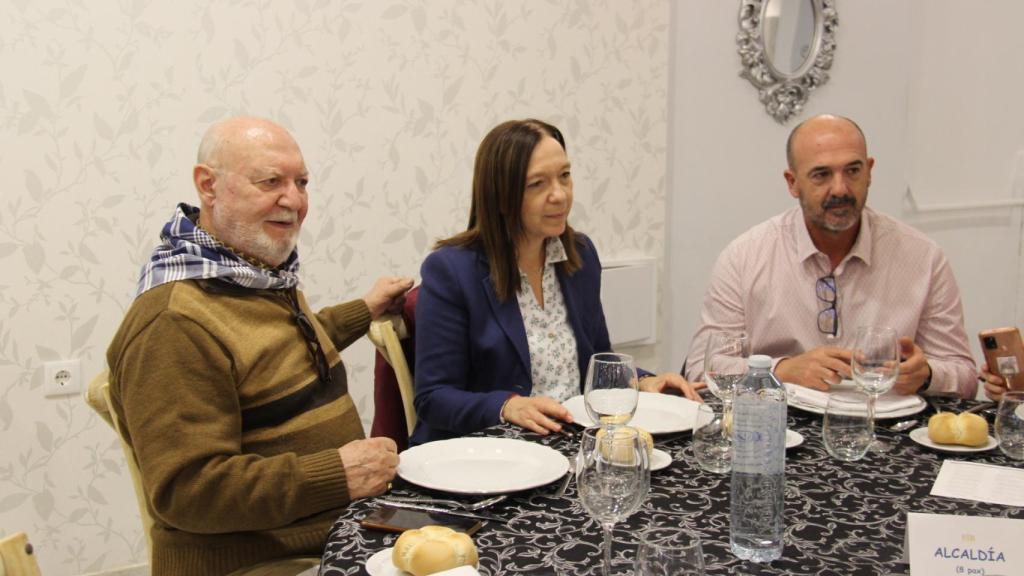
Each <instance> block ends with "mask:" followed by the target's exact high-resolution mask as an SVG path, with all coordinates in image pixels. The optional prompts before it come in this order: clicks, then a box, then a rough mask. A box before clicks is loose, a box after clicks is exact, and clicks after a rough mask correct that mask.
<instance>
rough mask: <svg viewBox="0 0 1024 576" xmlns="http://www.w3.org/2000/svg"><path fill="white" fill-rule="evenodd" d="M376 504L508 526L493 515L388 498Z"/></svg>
mask: <svg viewBox="0 0 1024 576" xmlns="http://www.w3.org/2000/svg"><path fill="white" fill-rule="evenodd" d="M377 502H379V503H380V504H383V505H384V506H391V507H392V508H406V509H408V510H419V511H420V512H433V513H436V514H447V515H449V516H459V517H462V518H475V519H477V520H489V521H491V522H501V523H502V524H508V519H507V518H502V517H501V516H495V515H494V514H488V513H486V512H467V511H466V510H451V509H448V508H442V507H440V506H431V505H429V504H413V503H411V502H399V501H396V500H390V499H388V498H378V499H377Z"/></svg>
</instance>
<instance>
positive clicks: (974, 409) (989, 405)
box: [964, 402, 996, 414]
mask: <svg viewBox="0 0 1024 576" xmlns="http://www.w3.org/2000/svg"><path fill="white" fill-rule="evenodd" d="M995 405H996V403H995V402H982V403H981V404H978V405H977V406H974V407H972V408H968V409H967V410H964V412H966V413H968V414H972V413H973V414H976V413H978V412H981V411H983V410H988V409H989V408H994V407H995Z"/></svg>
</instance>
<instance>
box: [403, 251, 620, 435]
mask: <svg viewBox="0 0 1024 576" xmlns="http://www.w3.org/2000/svg"><path fill="white" fill-rule="evenodd" d="M576 238H577V249H578V250H579V253H580V257H581V260H582V263H583V265H582V267H581V268H580V269H579V270H577V271H576V272H575V273H574V274H572V275H571V276H567V275H566V274H564V273H562V272H561V270H560V269H557V268H556V270H558V272H557V273H558V282H559V284H560V285H561V287H562V295H563V297H564V298H565V307H566V313H567V315H568V319H569V324H570V325H571V326H572V330H573V333H574V334H575V336H576V352H577V357H578V359H579V365H580V391H581V392H582V390H583V378H584V377H585V375H586V373H587V364H588V363H589V361H590V357H591V355H593V354H595V353H597V352H608V351H610V350H611V344H610V343H609V340H608V327H607V325H606V324H605V320H604V310H603V309H602V307H601V261H600V260H599V259H598V257H597V250H595V249H594V244H593V243H592V242H591V241H590V239H589V238H587V237H586V236H583V235H582V234H577V236H576ZM420 275H421V276H422V278H423V284H422V286H421V287H420V292H419V300H418V301H417V303H416V364H415V371H414V375H415V381H416V385H415V388H416V399H415V404H416V414H417V416H418V422H417V424H416V430H415V431H414V432H413V435H412V438H411V439H410V444H413V445H415V444H422V443H424V442H430V441H432V440H440V439H444V438H452V437H456V436H463V435H465V434H469V433H471V432H475V431H477V430H482V429H484V428H486V427H488V426H493V425H495V424H498V422H499V420H500V418H499V415H500V412H501V406H502V405H503V404H504V403H505V401H506V400H508V398H509V397H510V396H511V395H512V394H513V393H516V394H519V395H520V396H529V395H530V391H531V390H532V389H533V382H532V379H531V375H530V374H531V373H530V350H529V347H528V345H527V343H526V328H525V327H524V325H523V317H522V314H520V312H519V303H518V301H517V300H516V299H515V298H514V297H513V298H510V299H508V300H507V301H505V302H499V301H498V298H497V295H496V294H495V292H494V283H493V282H491V277H490V265H489V263H488V260H487V257H486V256H485V255H484V253H483V251H482V250H479V249H473V248H454V247H445V248H441V249H439V250H436V251H435V252H433V253H431V254H430V255H429V256H427V259H426V260H425V261H424V262H423V266H422V267H421V269H420Z"/></svg>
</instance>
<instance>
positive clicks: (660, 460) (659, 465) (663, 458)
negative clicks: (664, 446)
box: [651, 448, 672, 472]
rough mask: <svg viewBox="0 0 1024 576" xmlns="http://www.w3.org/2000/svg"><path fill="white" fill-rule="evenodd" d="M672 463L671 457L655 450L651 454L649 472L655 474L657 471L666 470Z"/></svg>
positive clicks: (662, 451)
mask: <svg viewBox="0 0 1024 576" xmlns="http://www.w3.org/2000/svg"><path fill="white" fill-rule="evenodd" d="M671 463H672V455H671V454H669V453H668V452H665V451H664V450H658V449H657V448H655V449H654V451H653V452H651V472H657V471H658V470H664V469H665V468H668V465H669V464H671Z"/></svg>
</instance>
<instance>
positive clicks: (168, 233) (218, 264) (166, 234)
mask: <svg viewBox="0 0 1024 576" xmlns="http://www.w3.org/2000/svg"><path fill="white" fill-rule="evenodd" d="M198 221H199V208H196V207H195V206H189V205H188V204H185V203H181V204H178V207H177V208H176V209H175V210H174V217H173V218H171V220H170V222H168V223H167V224H165V225H164V228H163V230H161V231H160V240H161V241H162V242H161V244H160V245H159V246H157V247H156V249H155V250H153V256H152V257H150V261H149V262H148V263H147V264H146V265H145V266H143V267H142V275H141V277H140V278H139V286H138V288H137V289H136V292H135V296H136V297H138V296H140V295H141V294H142V293H143V292H145V291H146V290H150V289H153V288H156V287H157V286H160V285H161V284H167V283H168V282H177V281H179V280H191V279H195V278H218V279H220V280H223V281H225V282H228V283H229V284H234V285H236V286H241V287H243V288H254V289H263V290H267V289H270V290H279V289H287V288H291V287H292V286H295V285H296V284H298V283H299V277H298V272H299V253H298V251H292V253H291V255H290V256H288V259H287V260H285V262H284V264H281V266H279V267H278V268H275V269H269V268H260V267H259V266H257V265H255V264H252V263H250V262H248V261H246V260H245V259H244V258H242V257H241V256H239V255H238V254H235V253H234V252H232V251H231V249H230V248H228V247H227V246H225V245H224V244H222V243H221V242H220V241H219V240H217V239H216V238H214V237H213V236H211V235H210V234H209V233H208V232H206V231H205V230H203V229H202V228H200V227H199V226H197V225H196V224H195V223H196V222H198Z"/></svg>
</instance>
